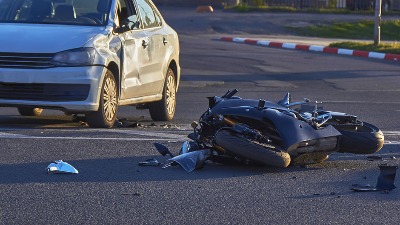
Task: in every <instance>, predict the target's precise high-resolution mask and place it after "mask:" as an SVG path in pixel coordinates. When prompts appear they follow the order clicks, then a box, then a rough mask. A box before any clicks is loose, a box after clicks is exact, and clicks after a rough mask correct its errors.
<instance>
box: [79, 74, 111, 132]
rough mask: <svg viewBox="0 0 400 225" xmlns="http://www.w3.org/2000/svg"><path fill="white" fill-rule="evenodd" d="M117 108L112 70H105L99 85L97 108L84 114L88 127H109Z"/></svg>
mask: <svg viewBox="0 0 400 225" xmlns="http://www.w3.org/2000/svg"><path fill="white" fill-rule="evenodd" d="M117 108H118V91H117V82H116V81H115V78H114V76H113V74H112V72H111V71H109V70H107V72H106V75H105V77H104V80H103V84H102V87H101V93H100V102H99V108H98V110H97V111H94V112H90V113H87V114H86V122H87V123H88V124H89V126H90V127H98V128H111V127H112V126H114V123H115V119H116V114H117Z"/></svg>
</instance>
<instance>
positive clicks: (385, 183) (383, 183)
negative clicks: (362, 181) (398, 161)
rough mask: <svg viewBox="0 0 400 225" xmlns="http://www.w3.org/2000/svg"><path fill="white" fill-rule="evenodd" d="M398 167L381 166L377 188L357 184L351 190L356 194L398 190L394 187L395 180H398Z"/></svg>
mask: <svg viewBox="0 0 400 225" xmlns="http://www.w3.org/2000/svg"><path fill="white" fill-rule="evenodd" d="M397 168H398V166H388V165H386V164H384V165H379V169H380V174H379V176H378V181H377V183H376V186H375V187H372V186H370V185H359V184H355V185H353V186H354V187H353V188H352V189H351V190H353V191H356V192H366V191H390V190H393V189H395V188H396V186H395V185H394V180H395V178H396V170H397Z"/></svg>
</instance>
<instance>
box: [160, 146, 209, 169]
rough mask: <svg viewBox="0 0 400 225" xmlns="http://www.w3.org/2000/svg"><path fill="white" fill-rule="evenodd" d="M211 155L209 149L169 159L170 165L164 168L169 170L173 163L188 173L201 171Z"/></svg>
mask: <svg viewBox="0 0 400 225" xmlns="http://www.w3.org/2000/svg"><path fill="white" fill-rule="evenodd" d="M210 155H211V151H210V150H209V149H203V150H198V151H193V152H188V153H185V154H181V155H178V156H175V157H173V158H170V159H168V163H167V164H165V165H164V166H163V168H167V167H169V166H170V165H171V163H174V162H176V163H177V164H179V165H180V166H181V167H182V168H183V169H184V170H186V172H192V171H193V170H195V169H201V168H202V167H203V166H204V164H205V162H206V160H207V158H208V157H209V156H210Z"/></svg>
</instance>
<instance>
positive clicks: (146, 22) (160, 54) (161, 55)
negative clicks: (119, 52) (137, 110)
mask: <svg viewBox="0 0 400 225" xmlns="http://www.w3.org/2000/svg"><path fill="white" fill-rule="evenodd" d="M136 3H137V9H138V11H139V14H140V17H141V21H142V26H143V30H144V32H145V33H146V35H147V36H148V38H149V39H148V40H149V41H148V43H146V44H147V47H146V48H147V51H148V56H149V61H148V63H145V64H142V65H141V66H140V70H139V73H140V74H139V76H140V81H141V83H142V88H144V89H145V94H146V95H154V94H157V93H160V92H161V90H162V88H163V86H164V72H165V71H164V64H165V62H166V59H165V58H166V53H167V46H166V39H165V38H166V33H165V30H164V29H163V28H162V22H161V21H162V20H161V18H160V16H159V15H158V13H157V12H156V11H155V10H154V5H153V4H152V3H151V2H150V1H149V0H136Z"/></svg>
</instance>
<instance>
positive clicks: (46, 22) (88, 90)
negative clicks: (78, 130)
mask: <svg viewBox="0 0 400 225" xmlns="http://www.w3.org/2000/svg"><path fill="white" fill-rule="evenodd" d="M37 4H41V7H42V8H41V9H40V10H38V12H37V13H38V14H40V13H43V11H44V9H45V8H46V7H47V6H49V7H50V8H51V10H50V13H49V15H47V16H45V17H44V18H40V19H38V16H36V17H32V15H29V13H27V12H30V13H33V11H35V7H36V8H37V6H35V5H37ZM90 4H95V5H90ZM139 4H144V6H142V5H139ZM2 7H3V8H4V9H3V8H2V9H1V10H0V29H1V30H2V32H3V33H2V34H3V35H2V36H0V43H1V44H2V48H1V49H0V106H16V107H19V106H34V107H40V108H51V109H60V110H63V111H65V112H68V113H86V112H90V111H97V110H99V108H101V107H102V106H103V105H105V104H104V101H105V100H104V99H103V98H101V93H103V92H104V90H103V88H104V87H103V84H104V82H103V81H104V77H105V75H106V73H107V72H108V71H111V74H112V75H113V79H114V80H115V82H116V85H115V86H116V88H117V89H116V93H117V94H116V96H115V97H116V98H118V100H117V102H118V105H129V104H138V103H149V102H155V101H160V100H161V99H162V97H163V90H164V82H165V79H166V74H167V71H168V69H171V70H172V71H173V72H174V75H175V83H176V85H175V90H174V91H175V92H176V91H177V89H178V86H179V80H180V66H179V43H178V36H177V34H176V32H175V31H174V30H173V29H172V28H170V27H169V26H168V25H167V24H166V23H165V21H164V20H163V18H162V17H161V15H160V14H159V12H158V10H157V9H156V8H155V6H154V4H153V3H152V2H151V1H149V0H140V1H139V3H138V2H136V0H135V1H133V0H4V2H3V3H2ZM5 7H9V8H5ZM82 7H86V8H82ZM146 7H147V10H148V11H145V12H144V13H146V14H144V13H143V12H141V11H142V8H146ZM28 9H29V10H28ZM65 9H68V10H69V9H73V10H74V14H73V17H71V18H69V19H63V20H60V19H59V18H57V16H58V15H59V16H61V15H63V13H65V12H64V11H68V10H65ZM62 10H64V11H62ZM79 10H80V11H79ZM90 10H92V11H93V12H92V11H90ZM149 10H150V11H149ZM149 12H151V13H152V14H154V15H155V17H154V18H153V20H154V23H152V24H150V25H149V24H146V22H144V21H152V18H150V19H149V18H147V17H148V13H149ZM95 14H96V15H97V14H99V15H100V16H99V17H98V18H96V16H95ZM99 18H100V19H99ZM107 82H108V81H107ZM67 84H68V85H67ZM18 92H20V93H18ZM11 93H13V94H11ZM35 94H37V95H39V96H36V97H33V96H32V95H35ZM99 106H100V107H99ZM113 111H115V112H116V108H115V109H113ZM114 117H115V116H114Z"/></svg>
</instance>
